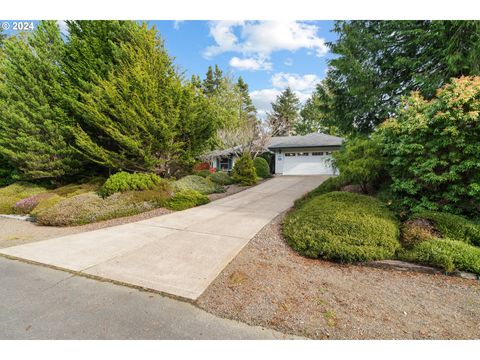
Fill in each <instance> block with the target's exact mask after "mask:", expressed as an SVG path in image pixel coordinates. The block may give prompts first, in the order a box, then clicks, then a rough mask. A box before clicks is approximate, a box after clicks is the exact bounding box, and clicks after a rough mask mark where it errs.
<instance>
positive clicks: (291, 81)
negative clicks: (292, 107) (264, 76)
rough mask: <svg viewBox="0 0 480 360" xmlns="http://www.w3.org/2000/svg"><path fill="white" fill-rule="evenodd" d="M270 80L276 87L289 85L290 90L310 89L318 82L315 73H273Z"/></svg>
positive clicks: (318, 79)
mask: <svg viewBox="0 0 480 360" xmlns="http://www.w3.org/2000/svg"><path fill="white" fill-rule="evenodd" d="M271 82H272V85H273V86H274V87H276V88H286V87H290V88H291V89H292V90H298V91H306V90H310V91H311V90H312V89H313V88H315V85H317V84H318V83H319V82H320V78H319V77H318V76H317V75H315V74H305V75H298V74H289V73H283V72H281V73H277V74H275V75H273V76H272V78H271Z"/></svg>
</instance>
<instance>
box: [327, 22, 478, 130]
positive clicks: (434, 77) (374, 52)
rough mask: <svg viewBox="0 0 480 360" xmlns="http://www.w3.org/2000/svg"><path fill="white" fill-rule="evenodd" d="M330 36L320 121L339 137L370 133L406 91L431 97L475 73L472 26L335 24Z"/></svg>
mask: <svg viewBox="0 0 480 360" xmlns="http://www.w3.org/2000/svg"><path fill="white" fill-rule="evenodd" d="M334 31H335V32H336V33H337V34H338V39H337V40H336V41H335V42H333V43H330V47H331V50H332V52H333V53H334V54H335V55H336V56H335V57H334V58H333V59H332V60H331V61H330V63H329V65H330V68H329V71H328V75H327V78H326V79H325V81H324V84H325V86H326V88H327V89H328V91H327V93H326V94H324V95H326V96H327V98H328V101H326V102H325V103H326V104H327V105H328V106H327V108H326V113H325V116H326V119H327V121H329V122H330V123H331V124H333V125H335V126H338V127H339V128H340V130H341V131H342V132H343V133H345V134H352V133H366V134H368V133H370V132H371V131H373V129H375V127H376V126H377V125H378V124H380V123H381V122H383V121H384V120H385V119H387V118H389V117H391V116H392V115H393V114H395V112H396V110H397V108H398V105H399V103H400V99H401V97H402V96H405V95H408V94H409V93H410V92H411V91H412V90H413V91H419V92H420V93H421V94H422V96H424V97H426V98H431V97H433V96H434V95H435V91H436V89H437V88H439V87H441V86H442V85H443V84H445V83H446V82H448V81H449V79H450V78H452V77H458V76H461V75H478V74H480V37H479V36H478V34H479V33H480V22H478V21H423V20H422V21H363V20H362V21H337V22H336V23H335V26H334Z"/></svg>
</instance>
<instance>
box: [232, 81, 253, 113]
mask: <svg viewBox="0 0 480 360" xmlns="http://www.w3.org/2000/svg"><path fill="white" fill-rule="evenodd" d="M236 88H237V90H238V92H239V95H240V97H241V108H240V117H241V118H244V119H248V120H256V115H257V109H256V108H255V105H253V102H252V99H251V98H250V93H249V91H248V84H247V83H246V82H245V81H244V80H243V78H242V77H241V76H240V77H239V78H238V80H237V85H236Z"/></svg>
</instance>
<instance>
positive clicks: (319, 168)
mask: <svg viewBox="0 0 480 360" xmlns="http://www.w3.org/2000/svg"><path fill="white" fill-rule="evenodd" d="M342 143H343V138H340V137H337V136H332V135H327V134H322V133H311V134H307V135H303V136H300V135H299V136H275V137H272V138H271V139H270V141H269V142H268V145H267V146H266V149H265V152H270V153H272V154H273V156H274V157H273V159H274V160H273V159H272V162H271V164H270V167H271V168H272V172H273V173H275V174H281V175H323V174H325V175H333V174H335V173H336V169H335V168H334V167H333V166H332V164H331V158H332V153H333V152H334V151H337V150H339V149H340V147H341V145H342ZM236 150H238V148H232V149H226V150H217V151H213V152H211V153H210V154H209V156H208V158H209V161H210V166H212V167H214V168H217V169H218V170H223V171H230V170H232V169H233V165H234V164H235V159H236V158H237V156H238V155H237V153H238V151H236Z"/></svg>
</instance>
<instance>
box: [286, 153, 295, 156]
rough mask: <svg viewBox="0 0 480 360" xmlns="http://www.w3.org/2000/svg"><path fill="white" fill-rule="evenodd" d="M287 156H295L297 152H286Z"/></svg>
mask: <svg viewBox="0 0 480 360" xmlns="http://www.w3.org/2000/svg"><path fill="white" fill-rule="evenodd" d="M285 156H295V153H285Z"/></svg>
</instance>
